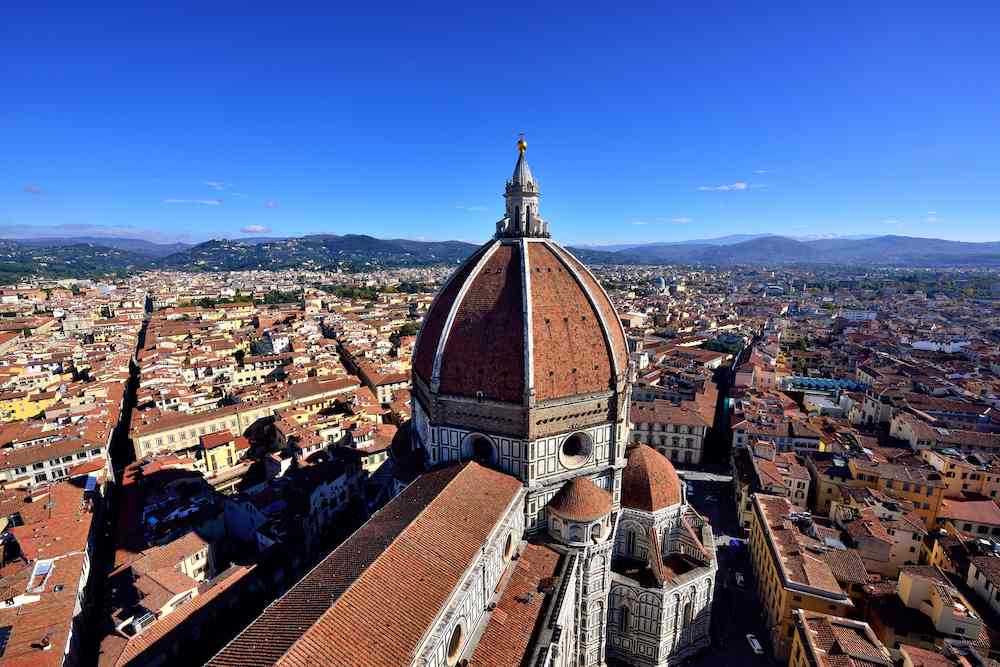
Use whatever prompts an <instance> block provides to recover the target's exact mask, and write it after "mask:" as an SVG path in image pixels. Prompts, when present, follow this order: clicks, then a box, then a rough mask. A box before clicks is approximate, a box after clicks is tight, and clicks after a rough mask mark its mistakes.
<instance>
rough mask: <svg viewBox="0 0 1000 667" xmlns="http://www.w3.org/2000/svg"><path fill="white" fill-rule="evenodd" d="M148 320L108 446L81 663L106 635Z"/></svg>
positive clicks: (93, 659) (92, 658)
mask: <svg viewBox="0 0 1000 667" xmlns="http://www.w3.org/2000/svg"><path fill="white" fill-rule="evenodd" d="M148 323H149V317H148V313H147V316H146V318H145V319H143V322H142V329H140V331H139V336H138V342H137V344H136V349H135V351H134V352H133V358H132V360H131V361H130V362H129V379H128V384H127V385H126V386H125V395H124V397H123V399H122V408H121V417H120V418H119V420H118V424H117V425H116V426H115V430H114V432H113V433H112V434H111V442H110V444H109V446H108V456H109V457H110V458H111V468H112V470H113V471H114V478H113V480H111V482H110V484H109V485H108V487H107V488H108V493H107V497H106V498H105V503H104V508H103V512H102V514H101V517H100V522H101V524H100V526H99V527H98V528H97V530H99V531H100V533H99V535H98V537H97V547H96V550H95V553H94V560H93V562H92V563H91V574H90V579H91V584H90V591H89V593H88V598H89V599H88V603H87V604H88V610H89V611H88V618H87V623H86V626H85V627H84V629H83V633H82V634H83V637H82V642H81V646H83V647H84V649H83V651H82V660H81V664H83V665H96V664H97V663H98V656H99V650H100V643H101V639H103V637H104V635H105V626H104V624H105V622H106V621H107V612H108V610H107V609H106V602H105V598H106V596H107V593H106V591H105V588H104V586H105V583H106V582H107V579H108V574H109V573H110V572H111V570H112V569H113V567H114V560H115V549H116V544H115V526H116V523H117V521H118V503H119V500H120V497H119V493H118V490H119V489H120V488H121V481H122V471H123V470H124V469H125V466H127V465H128V464H129V463H130V462H131V461H133V460H134V459H135V455H134V450H133V448H132V443H131V440H130V439H129V435H128V434H129V427H130V425H131V422H132V408H133V407H135V403H136V392H137V390H138V388H139V365H138V363H137V361H136V358H135V357H136V355H138V351H139V350H141V349H142V346H143V343H144V342H145V339H146V325H147V324H148Z"/></svg>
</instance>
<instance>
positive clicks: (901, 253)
mask: <svg viewBox="0 0 1000 667" xmlns="http://www.w3.org/2000/svg"><path fill="white" fill-rule="evenodd" d="M476 247H477V246H476V245H475V244H472V243H464V242H462V241H411V240H408V239H377V238H374V237H371V236H365V235H361V234H345V235H342V236H341V235H336V234H315V235H310V236H302V237H295V238H267V237H259V238H245V239H232V240H225V239H222V240H212V241H206V242H204V243H199V244H196V245H190V244H185V243H172V244H157V243H151V242H149V241H144V240H141V239H132V238H104V237H79V238H37V239H18V240H0V282H10V281H12V280H17V279H18V278H19V277H22V276H25V275H46V276H51V277H74V276H79V277H93V276H97V275H103V274H108V273H115V274H119V275H121V274H125V273H129V272H134V271H140V270H144V269H153V268H162V269H176V270H191V271H235V270H247V269H284V268H305V269H329V268H335V267H338V266H339V267H343V268H346V269H355V270H357V269H362V268H373V267H394V266H426V265H432V264H455V263H457V262H460V261H461V260H463V259H465V258H466V257H468V256H469V255H470V254H472V252H473V251H474V250H475V249H476ZM570 250H571V251H573V252H574V253H575V254H576V255H577V256H578V257H579V258H580V259H581V260H583V261H585V262H587V263H589V264H691V265H717V266H731V265H738V264H747V265H769V266H774V265H780V264H825V265H844V266H852V265H853V266H857V265H862V266H914V267H944V266H991V267H992V266H995V267H1000V241H994V242H988V243H967V242H961V241H944V240H941V239H926V238H915V237H908V236H875V237H864V238H850V237H834V238H818V239H795V238H788V237H784V236H768V235H763V236H758V235H750V234H748V235H742V234H741V235H731V236H724V237H720V238H715V239H705V240H697V241H682V242H676V243H647V244H641V245H620V246H603V247H600V246H581V247H570Z"/></svg>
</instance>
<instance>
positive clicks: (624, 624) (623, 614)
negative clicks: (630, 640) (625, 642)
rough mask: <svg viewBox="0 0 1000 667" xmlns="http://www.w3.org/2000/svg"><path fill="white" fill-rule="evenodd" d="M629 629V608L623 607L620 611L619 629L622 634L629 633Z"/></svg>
mask: <svg viewBox="0 0 1000 667" xmlns="http://www.w3.org/2000/svg"><path fill="white" fill-rule="evenodd" d="M628 628H629V617H628V607H625V606H622V608H621V609H619V610H618V629H619V630H621V631H622V632H628Z"/></svg>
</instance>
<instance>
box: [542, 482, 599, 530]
mask: <svg viewBox="0 0 1000 667" xmlns="http://www.w3.org/2000/svg"><path fill="white" fill-rule="evenodd" d="M546 507H548V508H549V509H551V510H555V512H556V513H557V514H559V516H561V517H563V518H565V519H569V520H571V521H595V520H597V519H600V518H601V517H603V516H606V515H608V514H610V513H611V509H612V504H611V494H609V493H608V492H607V491H605V490H604V489H602V488H601V487H599V486H597V485H596V484H594V483H593V482H591V481H590V480H589V479H587V478H586V477H577V478H575V479H572V480H570V481H568V482H566V483H565V484H563V487H562V488H561V489H559V491H558V492H557V493H556V495H554V496H552V500H550V501H549V503H548V505H546Z"/></svg>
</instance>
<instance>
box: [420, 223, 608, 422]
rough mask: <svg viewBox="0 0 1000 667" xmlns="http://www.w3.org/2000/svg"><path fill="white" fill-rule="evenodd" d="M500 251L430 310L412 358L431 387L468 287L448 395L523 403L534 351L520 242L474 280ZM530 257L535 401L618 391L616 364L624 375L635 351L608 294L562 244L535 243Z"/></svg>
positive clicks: (444, 367)
mask: <svg viewBox="0 0 1000 667" xmlns="http://www.w3.org/2000/svg"><path fill="white" fill-rule="evenodd" d="M493 243H494V242H490V243H489V244H487V245H486V246H483V248H481V249H480V250H479V251H478V252H477V253H476V255H474V256H473V257H472V258H470V259H469V260H468V261H467V262H466V263H465V264H464V265H462V267H461V268H459V269H458V271H457V272H456V273H455V276H454V278H453V279H452V280H450V281H449V282H448V284H447V285H446V286H445V288H444V289H443V290H442V291H441V293H440V295H439V296H438V298H437V300H436V301H435V303H434V304H433V305H432V306H431V309H430V311H429V312H428V314H427V317H426V318H425V320H424V326H423V330H422V331H421V334H420V339H419V341H418V343H417V345H416V348H415V350H414V356H413V370H414V372H415V373H416V374H417V375H418V376H420V377H421V378H422V379H423V380H424V381H425V382H426V383H428V384H430V380H431V376H432V373H433V369H434V357H435V355H436V353H437V348H438V345H439V341H440V339H441V337H442V336H444V335H445V326H446V324H447V319H448V315H449V313H450V312H451V309H452V307H453V306H454V304H455V301H456V299H457V298H458V296H459V292H461V290H462V286H463V285H464V284H468V289H467V290H466V291H465V293H464V295H463V296H462V303H460V304H458V308H457V309H456V311H455V319H454V321H453V323H452V328H451V330H450V332H448V339H447V342H446V344H445V349H444V353H443V359H442V362H441V369H440V381H441V386H440V392H441V393H442V394H446V395H456V396H467V397H474V396H476V395H477V392H480V391H481V392H483V394H484V397H485V398H488V399H492V400H497V401H504V402H521V401H522V400H523V399H524V395H525V391H524V380H525V377H524V376H525V369H524V362H525V354H524V350H525V347H526V346H525V341H524V321H523V317H524V312H525V310H526V308H525V304H524V298H525V294H524V292H525V290H524V284H523V281H524V277H523V273H524V271H523V269H524V267H523V266H522V249H521V245H520V243H519V242H513V243H512V242H504V243H501V244H500V245H499V246H498V247H497V248H496V250H495V251H494V253H493V255H492V256H491V257H490V258H489V259H487V260H486V261H485V263H484V265H483V267H482V268H481V269H480V270H479V271H475V264H476V262H477V261H479V258H480V257H481V256H482V254H483V252H484V249H485V248H488V247H491V246H492V244H493ZM526 248H527V254H528V269H529V271H530V279H529V282H530V290H529V293H528V295H527V297H528V298H529V299H530V301H531V332H532V348H531V349H532V359H531V363H532V364H533V372H532V378H533V383H534V391H535V398H536V400H538V401H546V400H552V399H559V398H566V397H569V396H577V395H580V394H589V393H598V392H603V391H607V390H609V389H610V388H611V387H613V386H614V384H615V381H616V377H615V369H616V362H617V368H618V370H619V371H621V370H622V369H623V368H624V366H625V364H627V363H628V350H627V347H626V344H625V338H624V334H623V333H622V328H621V324H620V322H619V320H618V316H617V313H616V312H615V309H614V306H613V305H612V304H611V301H610V300H609V299H608V296H607V294H606V293H605V292H604V290H603V289H602V288H601V286H600V285H599V284H598V283H597V281H596V280H595V279H594V278H593V276H592V275H590V274H589V273H588V272H587V271H586V269H585V267H583V265H582V264H580V263H579V262H578V261H577V260H576V259H575V258H573V257H572V256H571V255H570V254H569V253H567V252H566V251H564V250H562V249H561V248H559V247H558V246H557V245H556V244H554V243H552V242H549V241H544V242H541V241H532V242H530V243H527V244H526ZM473 274H474V275H473ZM588 291H589V295H588ZM591 298H593V300H594V305H592V304H591V301H590V299H591ZM605 328H606V329H607V334H605Z"/></svg>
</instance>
